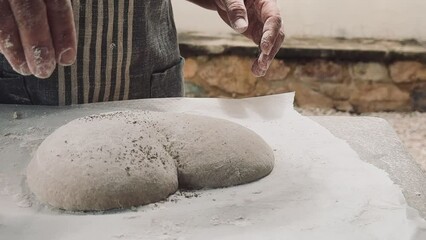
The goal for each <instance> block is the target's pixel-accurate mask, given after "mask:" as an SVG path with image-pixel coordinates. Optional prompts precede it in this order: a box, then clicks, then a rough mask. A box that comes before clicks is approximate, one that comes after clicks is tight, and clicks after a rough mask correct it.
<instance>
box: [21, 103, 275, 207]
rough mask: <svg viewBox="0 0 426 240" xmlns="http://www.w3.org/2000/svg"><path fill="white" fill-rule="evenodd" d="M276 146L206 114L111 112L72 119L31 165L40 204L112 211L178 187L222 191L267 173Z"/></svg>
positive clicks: (157, 198)
mask: <svg viewBox="0 0 426 240" xmlns="http://www.w3.org/2000/svg"><path fill="white" fill-rule="evenodd" d="M273 165H274V156H273V152H272V150H271V148H270V147H269V146H268V145H267V144H266V143H265V142H264V141H263V139H261V138H260V137H259V136H258V135H257V134H256V133H254V132H253V131H251V130H249V129H247V128H244V127H242V126H240V125H238V124H235V123H232V122H229V121H225V120H220V119H215V118H210V117H203V116H195V115H187V114H173V113H157V112H129V111H127V112H114V113H106V114H100V115H92V116H88V117H84V118H80V119H77V120H74V121H72V122H70V123H68V124H66V125H64V126H62V127H60V128H59V129H57V130H56V131H55V132H54V133H52V134H51V135H50V136H49V137H47V138H46V139H45V141H44V142H43V143H42V144H41V145H40V147H39V148H38V150H37V152H36V155H35V156H34V158H33V159H32V161H31V162H30V164H29V165H28V168H27V182H28V186H29V188H30V189H31V191H32V192H33V193H34V194H35V195H36V196H37V197H38V199H40V200H41V201H42V202H46V203H48V204H50V205H52V206H54V207H57V208H61V209H66V210H74V211H88V210H108V209H115V208H128V207H131V206H139V205H143V204H148V203H152V202H156V201H160V200H162V199H165V198H167V197H168V196H169V195H170V194H172V193H174V192H175V191H176V190H177V189H178V187H182V188H186V189H200V188H217V187H228V186H233V185H238V184H244V183H248V182H251V181H255V180H258V179H260V178H262V177H264V176H266V175H268V174H269V173H270V172H271V171H272V168H273Z"/></svg>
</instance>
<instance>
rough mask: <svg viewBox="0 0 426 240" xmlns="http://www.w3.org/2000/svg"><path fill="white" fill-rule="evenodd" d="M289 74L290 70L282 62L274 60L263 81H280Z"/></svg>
mask: <svg viewBox="0 0 426 240" xmlns="http://www.w3.org/2000/svg"><path fill="white" fill-rule="evenodd" d="M290 72H291V68H290V67H289V66H288V65H286V64H285V63H284V61H282V60H274V61H273V62H272V64H271V66H270V67H269V70H268V72H267V73H266V75H265V77H263V79H265V80H268V81H282V80H285V79H286V78H287V76H288V75H289V74H290Z"/></svg>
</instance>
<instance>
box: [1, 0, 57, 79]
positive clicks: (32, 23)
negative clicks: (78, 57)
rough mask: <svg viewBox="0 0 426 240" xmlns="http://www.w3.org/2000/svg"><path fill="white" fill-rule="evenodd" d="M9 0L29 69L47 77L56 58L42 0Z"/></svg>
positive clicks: (52, 69) (41, 76)
mask: <svg viewBox="0 0 426 240" xmlns="http://www.w3.org/2000/svg"><path fill="white" fill-rule="evenodd" d="M9 2H10V7H11V9H12V12H13V15H14V17H15V21H16V24H17V26H18V28H19V35H20V38H21V43H22V46H23V50H24V53H25V57H26V60H27V64H28V67H29V69H30V70H31V72H32V73H33V74H34V75H35V76H36V77H38V78H47V77H49V76H50V75H51V74H52V72H53V71H54V69H55V67H56V60H55V50H54V48H53V43H52V37H51V34H50V28H49V23H48V21H47V9H46V5H45V4H44V1H42V0H10V1H9Z"/></svg>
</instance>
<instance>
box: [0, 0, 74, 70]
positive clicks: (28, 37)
mask: <svg viewBox="0 0 426 240" xmlns="http://www.w3.org/2000/svg"><path fill="white" fill-rule="evenodd" d="M76 49H77V39H76V32H75V26H74V18H73V12H72V7H71V0H0V53H2V54H3V55H4V56H5V57H6V59H7V60H8V61H9V63H10V64H11V66H12V67H13V69H14V70H15V71H16V72H18V73H20V74H22V75H35V76H36V77H39V78H47V77H49V76H50V75H51V74H52V72H53V71H54V70H55V68H56V63H58V64H60V65H64V66H68V65H71V64H73V63H74V61H75V58H76V52H77V51H76Z"/></svg>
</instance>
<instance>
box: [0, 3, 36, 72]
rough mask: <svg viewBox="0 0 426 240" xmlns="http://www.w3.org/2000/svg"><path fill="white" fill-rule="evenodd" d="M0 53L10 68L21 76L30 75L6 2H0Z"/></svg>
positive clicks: (10, 11)
mask: <svg viewBox="0 0 426 240" xmlns="http://www.w3.org/2000/svg"><path fill="white" fill-rule="evenodd" d="M0 23H1V24H0V53H1V54H3V55H4V56H5V58H6V59H7V61H8V62H9V63H10V65H11V66H12V68H13V69H14V70H15V71H16V72H18V73H20V74H22V75H30V74H31V71H30V69H29V68H28V65H27V61H26V59H25V53H24V50H23V48H22V44H21V39H20V37H19V31H18V27H17V26H16V23H15V19H14V17H13V13H12V9H11V8H10V5H9V2H8V1H7V0H0Z"/></svg>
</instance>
